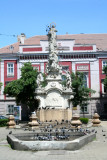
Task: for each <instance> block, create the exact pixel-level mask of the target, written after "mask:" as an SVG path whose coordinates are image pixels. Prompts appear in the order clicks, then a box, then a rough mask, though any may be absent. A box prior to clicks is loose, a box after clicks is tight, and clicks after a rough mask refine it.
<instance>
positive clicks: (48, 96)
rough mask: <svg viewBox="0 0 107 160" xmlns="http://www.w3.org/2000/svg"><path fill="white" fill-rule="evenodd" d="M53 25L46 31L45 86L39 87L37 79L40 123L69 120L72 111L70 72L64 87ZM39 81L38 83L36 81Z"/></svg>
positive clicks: (39, 78) (67, 74)
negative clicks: (47, 50) (47, 44)
mask: <svg viewBox="0 0 107 160" xmlns="http://www.w3.org/2000/svg"><path fill="white" fill-rule="evenodd" d="M56 32H57V30H56V28H55V25H54V24H53V25H50V28H49V31H48V34H47V36H48V41H49V59H48V63H47V65H46V73H47V77H46V80H47V85H46V87H44V88H43V87H41V83H40V82H41V79H42V78H41V77H40V75H39V77H38V78H37V84H38V88H37V89H36V94H37V96H36V98H37V99H38V100H39V102H40V103H39V109H40V110H39V111H38V112H37V115H38V118H39V119H40V121H46V120H47V121H50V120H52V121H54V120H58V121H61V120H62V119H64V120H70V119H71V117H72V111H71V109H70V99H71V98H72V90H71V78H70V72H69V71H68V72H67V73H66V79H67V84H66V87H64V86H63V85H62V67H61V66H60V65H59V60H58V52H57V43H56ZM38 80H39V81H38Z"/></svg>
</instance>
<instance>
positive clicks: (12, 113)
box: [7, 104, 14, 115]
mask: <svg viewBox="0 0 107 160" xmlns="http://www.w3.org/2000/svg"><path fill="white" fill-rule="evenodd" d="M9 106H11V107H13V112H11V113H9ZM7 114H8V115H14V105H13V104H9V105H7Z"/></svg>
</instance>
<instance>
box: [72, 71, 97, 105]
mask: <svg viewBox="0 0 107 160" xmlns="http://www.w3.org/2000/svg"><path fill="white" fill-rule="evenodd" d="M71 79H72V91H73V95H74V98H73V99H71V101H72V104H73V106H74V107H76V106H77V105H80V106H81V107H82V106H86V105H87V104H88V101H89V100H90V94H93V93H95V91H94V90H92V89H90V88H88V87H85V86H84V73H83V72H76V73H75V74H74V73H73V72H72V74H71Z"/></svg>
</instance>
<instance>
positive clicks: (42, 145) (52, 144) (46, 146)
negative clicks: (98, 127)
mask: <svg viewBox="0 0 107 160" xmlns="http://www.w3.org/2000/svg"><path fill="white" fill-rule="evenodd" d="M18 136H19V137H22V136H25V135H24V134H20V135H8V136H7V141H8V143H9V144H10V145H11V147H12V149H15V150H33V151H42V150H78V149H80V148H81V147H83V146H84V145H86V144H87V143H89V142H91V141H93V140H94V139H95V138H96V134H95V133H91V134H88V135H84V136H81V137H79V138H76V139H75V140H69V141H66V140H63V141H53V140H52V141H46V140H45V141H39V140H36V141H34V140H30V141H26V140H20V139H19V138H18Z"/></svg>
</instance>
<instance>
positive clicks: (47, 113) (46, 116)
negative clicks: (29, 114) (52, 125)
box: [37, 109, 72, 122]
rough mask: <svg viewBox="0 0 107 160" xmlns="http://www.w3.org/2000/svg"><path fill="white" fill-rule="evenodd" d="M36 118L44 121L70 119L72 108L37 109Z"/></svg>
mask: <svg viewBox="0 0 107 160" xmlns="http://www.w3.org/2000/svg"><path fill="white" fill-rule="evenodd" d="M37 116H38V119H39V120H40V121H41V122H46V121H48V122H49V121H55V120H57V121H58V122H61V121H62V119H63V120H64V121H66V120H68V121H70V120H71V118H72V110H71V109H41V110H39V111H37Z"/></svg>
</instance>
